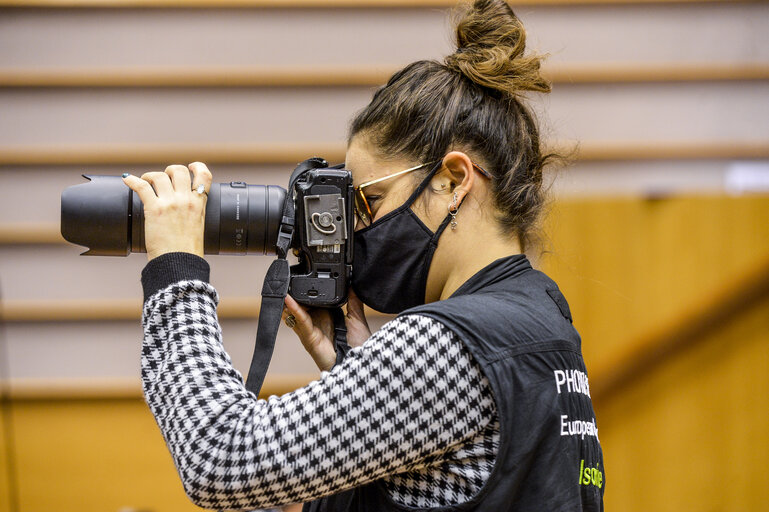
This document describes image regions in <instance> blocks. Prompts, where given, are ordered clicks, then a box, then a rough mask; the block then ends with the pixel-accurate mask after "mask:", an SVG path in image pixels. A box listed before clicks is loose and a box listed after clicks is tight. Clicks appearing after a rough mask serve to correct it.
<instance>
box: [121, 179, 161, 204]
mask: <svg viewBox="0 0 769 512" xmlns="http://www.w3.org/2000/svg"><path fill="white" fill-rule="evenodd" d="M123 183H125V184H126V185H127V186H128V188H130V189H131V190H133V191H134V192H136V194H137V195H138V196H139V199H141V201H142V203H144V205H145V206H146V205H148V204H151V203H152V201H154V200H156V199H157V198H158V196H156V195H155V191H154V190H153V189H152V186H151V185H150V184H149V183H147V182H146V181H145V180H143V179H140V178H138V177H136V176H134V175H132V174H128V173H125V174H123Z"/></svg>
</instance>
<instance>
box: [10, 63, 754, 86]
mask: <svg viewBox="0 0 769 512" xmlns="http://www.w3.org/2000/svg"><path fill="white" fill-rule="evenodd" d="M397 70H398V68H382V67H381V66H378V67H371V68H368V69H367V68H365V67H361V66H357V67H355V68H350V67H339V66H322V67H317V68H313V67H308V66H300V67H295V68H244V67H235V68H227V67H215V68H209V67H199V68H147V69H135V68H115V69H110V68H103V67H102V68H83V69H71V68H67V69H39V68H37V69H0V87H89V88H92V87H175V88H198V87H361V86H378V85H382V84H384V83H385V82H387V80H388V78H389V77H390V75H392V74H393V73H394V72H395V71H397ZM543 74H544V75H545V76H546V77H547V78H548V79H550V80H551V81H552V82H554V83H567V84H568V83H574V84H603V83H627V82H698V81H744V80H769V66H767V65H766V64H763V63H749V62H733V63H708V64H697V63H676V64H665V63H657V64H655V63H646V64H634V65H630V64H622V63H614V64H611V63H606V64H594V63H579V62H576V63H567V64H560V65H558V64H556V65H545V68H544V70H543Z"/></svg>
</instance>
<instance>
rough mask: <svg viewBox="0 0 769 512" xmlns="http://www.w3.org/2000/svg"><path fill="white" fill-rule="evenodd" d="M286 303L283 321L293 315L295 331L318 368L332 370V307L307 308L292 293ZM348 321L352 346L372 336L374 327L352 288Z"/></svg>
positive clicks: (348, 339)
mask: <svg viewBox="0 0 769 512" xmlns="http://www.w3.org/2000/svg"><path fill="white" fill-rule="evenodd" d="M285 304H286V307H285V308H284V309H283V320H284V321H285V320H286V317H288V315H293V316H294V326H293V330H294V332H295V333H296V335H297V336H298V337H299V340H300V341H301V342H302V345H303V346H304V348H305V350H307V352H308V353H309V354H310V356H312V359H313V360H314V361H315V364H316V365H318V368H320V369H321V370H323V371H328V370H331V368H333V366H334V364H336V350H335V349H334V342H333V341H332V340H333V337H334V322H333V320H332V319H331V313H330V312H329V310H327V309H319V308H311V309H308V308H305V307H304V306H302V305H300V304H299V303H298V302H296V301H295V300H294V298H293V297H291V296H290V295H287V296H286V299H285ZM345 324H346V325H347V344H348V345H350V347H359V346H361V345H363V343H364V342H365V341H366V340H367V339H368V338H369V337H370V336H371V329H369V326H368V322H367V321H366V316H365V314H364V312H363V303H362V302H361V301H360V299H359V298H358V296H357V295H355V293H354V292H353V291H352V290H350V295H349V297H348V299H347V315H345Z"/></svg>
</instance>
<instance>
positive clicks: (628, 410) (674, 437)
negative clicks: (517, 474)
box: [597, 301, 769, 512]
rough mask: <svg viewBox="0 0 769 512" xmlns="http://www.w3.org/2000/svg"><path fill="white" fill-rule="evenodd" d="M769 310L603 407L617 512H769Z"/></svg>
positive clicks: (609, 500)
mask: <svg viewBox="0 0 769 512" xmlns="http://www.w3.org/2000/svg"><path fill="white" fill-rule="evenodd" d="M768 342H769V301H764V302H763V303H762V304H761V305H760V306H758V307H755V308H753V309H752V310H750V311H746V312H745V313H744V315H741V316H740V317H739V318H737V319H736V320H735V321H734V322H733V323H732V324H731V325H730V326H729V327H728V328H725V329H723V330H721V331H718V332H714V333H713V334H712V335H711V336H710V337H709V339H708V340H707V342H706V343H703V344H700V345H698V346H697V347H696V348H695V349H694V350H691V351H687V352H686V353H685V354H682V355H681V356H680V357H678V358H676V359H675V360H674V361H670V362H669V363H668V364H666V365H665V366H664V367H662V368H660V369H659V370H658V371H657V372H655V373H654V374H653V375H651V376H648V377H647V378H646V379H644V380H643V381H642V382H639V383H638V384H637V385H635V386H634V387H632V389H630V390H627V391H626V392H625V393H623V394H622V396H621V397H617V399H615V400H612V401H611V402H609V403H602V404H599V405H597V414H598V427H599V432H600V435H601V443H602V445H603V448H604V453H605V462H606V472H607V482H608V483H607V491H606V508H607V510H622V511H626V512H635V511H638V512H641V511H648V510H655V511H660V512H668V511H670V512H673V511H680V510H765V509H766V503H767V502H768V501H769V487H767V485H766V460H767V457H769V436H768V435H767V432H769V397H768V395H767V394H766V393H765V390H766V389H767V386H768V385H769V351H767V343H768Z"/></svg>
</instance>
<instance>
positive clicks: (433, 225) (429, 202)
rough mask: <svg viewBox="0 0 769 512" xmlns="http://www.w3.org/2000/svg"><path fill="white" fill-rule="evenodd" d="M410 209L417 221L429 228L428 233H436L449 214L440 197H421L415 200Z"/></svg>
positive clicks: (444, 202)
mask: <svg viewBox="0 0 769 512" xmlns="http://www.w3.org/2000/svg"><path fill="white" fill-rule="evenodd" d="M411 209H412V210H413V211H414V213H415V214H416V216H417V217H419V220H421V221H422V222H423V223H424V225H425V226H427V227H428V228H430V231H433V232H435V231H437V230H438V228H439V227H440V225H441V223H442V222H443V220H444V219H445V218H446V215H448V214H449V212H448V209H447V206H446V201H445V200H444V199H443V198H442V197H441V196H432V197H429V196H427V195H425V197H421V198H419V199H417V200H416V201H415V202H414V204H413V205H411Z"/></svg>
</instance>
